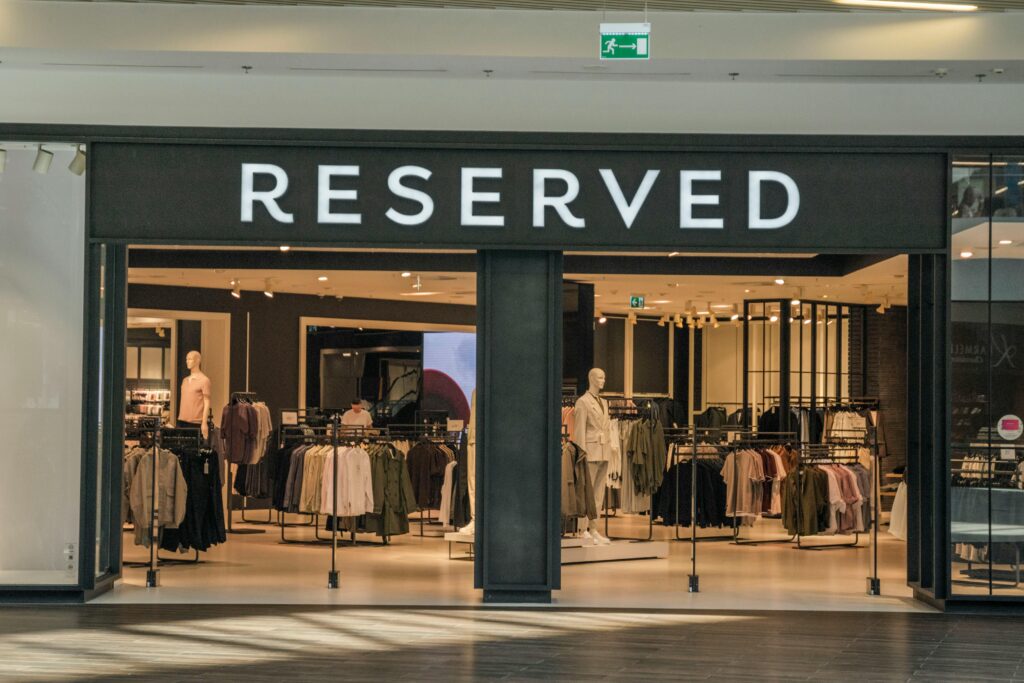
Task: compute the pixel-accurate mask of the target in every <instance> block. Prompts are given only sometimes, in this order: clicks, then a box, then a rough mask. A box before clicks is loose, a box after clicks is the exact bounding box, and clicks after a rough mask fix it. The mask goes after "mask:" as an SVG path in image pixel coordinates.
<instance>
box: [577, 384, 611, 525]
mask: <svg viewBox="0 0 1024 683" xmlns="http://www.w3.org/2000/svg"><path fill="white" fill-rule="evenodd" d="M587 382H588V385H589V386H588V388H587V393H585V394H583V395H582V396H580V398H579V400H577V401H576V410H575V413H574V415H575V424H574V427H575V436H576V443H577V444H578V445H579V446H580V447H581V448H583V450H584V451H585V452H586V454H587V472H588V474H589V475H590V481H591V484H592V485H593V491H594V506H595V507H596V508H597V509H598V510H600V509H601V501H602V499H603V498H604V494H605V487H606V486H607V485H608V461H609V460H611V457H612V449H613V446H612V433H611V420H610V419H609V417H608V402H607V401H605V400H604V399H603V398H601V396H600V394H601V390H602V389H604V382H605V374H604V370H602V369H601V368H594V369H592V370H591V371H590V373H589V374H588V375H587ZM580 528H582V529H583V540H584V542H590V543H593V544H594V545H608V544H610V543H611V541H609V540H608V539H607V538H605V537H604V536H602V535H601V533H600V532H599V531H598V530H597V522H596V520H595V521H594V522H590V520H588V519H587V518H586V517H583V518H581V519H580Z"/></svg>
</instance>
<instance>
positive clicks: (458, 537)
mask: <svg viewBox="0 0 1024 683" xmlns="http://www.w3.org/2000/svg"><path fill="white" fill-rule="evenodd" d="M474 538H475V536H474V534H464V533H462V532H461V531H449V532H448V533H446V534H445V535H444V540H446V541H448V542H449V543H472V542H473V541H474Z"/></svg>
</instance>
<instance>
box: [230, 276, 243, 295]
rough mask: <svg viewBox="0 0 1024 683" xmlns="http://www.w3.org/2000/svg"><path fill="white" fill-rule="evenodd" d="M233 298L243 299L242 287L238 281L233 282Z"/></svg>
mask: <svg viewBox="0 0 1024 683" xmlns="http://www.w3.org/2000/svg"><path fill="white" fill-rule="evenodd" d="M231 296H233V297H235V298H236V299H241V298H242V285H240V284H239V283H238V280H232V281H231Z"/></svg>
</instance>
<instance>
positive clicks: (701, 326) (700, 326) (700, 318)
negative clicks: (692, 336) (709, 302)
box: [697, 315, 704, 330]
mask: <svg viewBox="0 0 1024 683" xmlns="http://www.w3.org/2000/svg"><path fill="white" fill-rule="evenodd" d="M697 329H698V330H703V329H704V316H702V315H701V316H697Z"/></svg>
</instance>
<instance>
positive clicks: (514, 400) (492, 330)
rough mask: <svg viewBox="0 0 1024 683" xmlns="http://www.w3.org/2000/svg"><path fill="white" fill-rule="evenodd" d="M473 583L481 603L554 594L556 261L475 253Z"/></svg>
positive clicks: (536, 254) (554, 256) (525, 254)
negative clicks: (474, 555) (475, 453)
mask: <svg viewBox="0 0 1024 683" xmlns="http://www.w3.org/2000/svg"><path fill="white" fill-rule="evenodd" d="M477 268H478V269H477V387H478V389H477V467H476V480H477V486H476V496H477V503H476V522H477V526H476V566H475V585H476V587H477V588H482V589H483V591H484V601H485V602H549V601H550V600H551V591H552V590H555V589H558V588H560V587H561V539H560V518H559V514H560V505H561V500H560V497H559V495H560V494H559V483H560V481H561V460H560V448H561V426H560V407H561V381H562V368H561V365H562V254H561V252H549V251H481V252H479V257H478V266H477Z"/></svg>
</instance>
